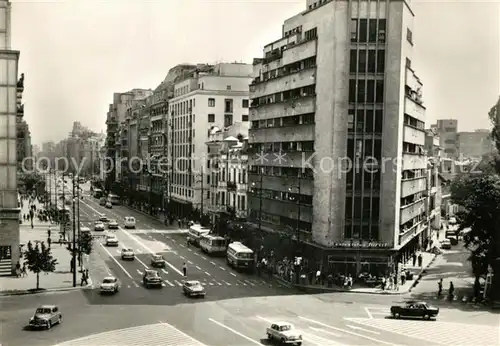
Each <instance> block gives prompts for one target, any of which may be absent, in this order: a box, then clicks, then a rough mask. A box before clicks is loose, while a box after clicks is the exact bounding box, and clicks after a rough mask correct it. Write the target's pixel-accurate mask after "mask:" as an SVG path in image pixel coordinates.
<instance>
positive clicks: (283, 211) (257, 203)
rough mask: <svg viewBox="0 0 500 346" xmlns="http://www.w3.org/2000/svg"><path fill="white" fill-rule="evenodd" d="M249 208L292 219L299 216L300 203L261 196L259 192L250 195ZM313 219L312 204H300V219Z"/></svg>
mask: <svg viewBox="0 0 500 346" xmlns="http://www.w3.org/2000/svg"><path fill="white" fill-rule="evenodd" d="M261 204H262V208H261ZM248 209H251V210H255V211H257V212H258V211H259V210H262V211H263V212H265V213H269V214H274V215H281V216H285V217H287V218H289V219H292V220H297V217H298V216H299V205H298V204H297V203H294V202H287V201H282V200H275V199H267V198H259V196H258V194H257V195H253V194H249V195H248ZM312 219H313V212H312V206H310V205H300V220H301V221H304V222H309V223H312Z"/></svg>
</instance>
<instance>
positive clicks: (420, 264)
mask: <svg viewBox="0 0 500 346" xmlns="http://www.w3.org/2000/svg"><path fill="white" fill-rule="evenodd" d="M423 261H424V258H423V257H422V254H421V253H420V254H418V266H419V267H422V264H423Z"/></svg>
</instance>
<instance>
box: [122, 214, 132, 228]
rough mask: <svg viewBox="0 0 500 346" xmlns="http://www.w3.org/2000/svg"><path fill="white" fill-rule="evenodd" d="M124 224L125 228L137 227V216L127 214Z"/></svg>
mask: <svg viewBox="0 0 500 346" xmlns="http://www.w3.org/2000/svg"><path fill="white" fill-rule="evenodd" d="M124 225H125V228H135V217H133V216H125V221H124Z"/></svg>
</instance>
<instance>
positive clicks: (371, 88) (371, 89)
mask: <svg viewBox="0 0 500 346" xmlns="http://www.w3.org/2000/svg"><path fill="white" fill-rule="evenodd" d="M366 102H368V103H373V102H375V81H374V80H373V79H370V80H368V81H367V87H366Z"/></svg>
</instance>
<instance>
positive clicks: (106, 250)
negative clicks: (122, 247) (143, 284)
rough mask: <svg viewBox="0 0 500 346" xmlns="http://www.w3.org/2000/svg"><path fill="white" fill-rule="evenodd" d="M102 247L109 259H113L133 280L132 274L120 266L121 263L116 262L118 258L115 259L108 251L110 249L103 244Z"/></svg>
mask: <svg viewBox="0 0 500 346" xmlns="http://www.w3.org/2000/svg"><path fill="white" fill-rule="evenodd" d="M101 247H102V249H103V250H104V251H105V252H106V253H107V254H108V255H109V257H111V259H112V260H113V261H114V262H115V263H116V264H117V265H118V267H120V269H121V270H123V272H124V273H125V274H126V275H127V276H128V277H129V278H131V279H132V275H130V273H129V272H128V271H127V270H126V269H125V268H124V267H123V266H122V265H121V264H120V262H118V261H117V260H116V258H114V257H113V255H112V254H111V253H110V252H109V251H108V249H106V247H104V245H102V244H101Z"/></svg>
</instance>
